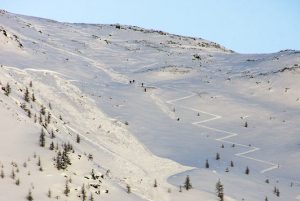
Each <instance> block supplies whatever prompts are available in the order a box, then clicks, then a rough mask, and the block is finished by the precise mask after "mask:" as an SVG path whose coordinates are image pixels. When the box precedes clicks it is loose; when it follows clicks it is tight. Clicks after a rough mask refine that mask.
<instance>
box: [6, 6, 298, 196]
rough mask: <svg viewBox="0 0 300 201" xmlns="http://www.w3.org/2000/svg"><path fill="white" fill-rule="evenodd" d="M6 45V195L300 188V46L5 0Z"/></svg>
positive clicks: (288, 192) (266, 192)
mask: <svg viewBox="0 0 300 201" xmlns="http://www.w3.org/2000/svg"><path fill="white" fill-rule="evenodd" d="M0 48H1V51H0V64H1V68H0V81H1V87H2V90H1V93H0V106H1V107H0V111H1V113H0V114H1V117H0V118H1V124H0V128H1V129H0V130H1V137H2V142H1V146H0V162H1V165H3V167H2V168H1V170H3V172H4V175H5V176H4V178H3V179H0V189H1V190H0V200H25V199H26V196H27V194H28V191H29V190H30V191H31V192H32V194H33V197H34V199H35V200H47V199H59V200H80V199H81V200H82V192H81V188H82V185H83V184H84V185H85V188H84V189H85V191H86V194H87V196H88V198H89V196H90V195H91V194H92V195H93V197H94V199H95V200H134V201H135V200H157V201H161V200H162V201H164V200H175V201H176V200H212V201H214V200H218V198H217V196H216V195H215V184H216V182H217V181H218V180H219V179H220V181H221V182H222V183H223V184H224V189H225V190H224V191H225V200H228V201H231V200H251V201H252V200H253V201H257V200H264V199H265V197H268V198H269V200H284V201H286V200H297V199H299V196H300V193H299V192H300V170H299V166H300V162H299V157H300V145H299V143H300V136H299V126H298V122H299V120H300V100H299V99H300V90H299V86H300V52H297V51H294V50H286V51H281V52H278V53H274V54H254V55H243V54H238V53H234V52H233V51H231V50H228V49H226V48H224V47H222V46H220V45H218V44H216V43H213V42H209V41H206V40H204V39H198V38H190V37H184V36H177V35H172V34H169V33H165V32H161V31H154V30H146V29H142V28H139V27H134V26H123V25H93V24H70V23H60V22H56V21H52V20H47V19H40V18H34V17H28V16H21V15H16V14H11V13H8V12H6V11H1V12H0ZM7 84H9V86H10V88H11V91H10V93H9V91H8V90H7V89H8V88H7ZM26 88H27V90H26ZM26 91H28V92H26ZM26 93H27V94H28V97H29V98H26V97H27V96H26V95H25V94H26ZM33 94H34V99H35V100H34V101H33V98H32V96H33ZM41 108H44V109H41ZM42 129H43V132H44V133H45V135H46V136H45V147H41V146H40V142H39V140H40V134H41V130H42ZM52 131H53V133H54V135H55V138H53V136H51V135H52V134H51V133H52ZM78 139H80V143H77V140H78ZM52 142H53V144H54V147H53V150H50V149H49V147H50V145H51V143H52ZM64 143H70V144H71V145H72V148H69V150H68V147H70V146H66V145H63V144H64ZM63 149H67V152H68V154H67V155H68V156H69V158H70V160H71V163H72V164H71V165H68V167H67V168H57V165H58V162H57V158H58V153H59V152H63ZM217 153H219V155H220V159H219V160H215V158H216V154H217ZM39 158H40V160H41V165H40V164H38V165H37V163H38V161H39ZM206 160H207V161H208V163H209V168H205V166H206V165H205V162H206ZM231 161H232V163H231ZM39 165H40V166H39ZM40 167H42V169H41V168H40ZM246 167H248V168H249V172H250V174H248V175H246V174H245V169H246ZM58 169H59V170H58ZM12 170H14V173H15V176H14V178H11V177H12V176H11V174H12ZM41 170H42V171H41ZM92 170H93V171H94V173H95V174H92V173H91V172H92ZM95 175H96V176H95ZM187 175H189V176H190V178H191V182H192V184H193V188H192V189H191V190H189V191H186V190H182V192H179V188H180V186H182V185H183V182H184V180H185V178H186V176H187ZM18 179H19V181H20V184H19V185H16V184H15V183H18V182H17V181H18ZM70 179H71V181H69V180H70ZM155 180H156V182H157V185H158V186H157V187H154V183H155ZM266 180H268V183H266ZM66 183H68V186H69V188H70V193H69V195H68V196H66V195H65V194H64V190H65V185H66ZM274 187H276V188H278V189H279V196H277V195H275V194H274V193H273V189H274ZM129 188H130V191H131V193H127V191H128V189H129ZM49 189H51V194H52V195H51V198H47V196H48V195H47V194H48V190H49ZM78 196H80V197H78Z"/></svg>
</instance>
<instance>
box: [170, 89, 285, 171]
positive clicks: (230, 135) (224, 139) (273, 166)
mask: <svg viewBox="0 0 300 201" xmlns="http://www.w3.org/2000/svg"><path fill="white" fill-rule="evenodd" d="M196 95H197V94H195V93H193V94H191V95H188V96H184V97H181V98H176V99H172V100H169V101H167V103H168V104H171V105H174V106H177V107H180V108H183V109H186V110H192V111H195V112H199V113H202V114H206V115H210V116H212V118H209V119H206V120H202V121H196V122H192V124H193V125H195V126H198V127H202V128H205V129H208V130H212V131H216V132H218V133H224V134H227V135H226V136H225V137H221V138H216V139H215V140H216V141H220V142H224V143H227V144H235V146H239V147H244V148H250V150H249V151H245V152H240V153H236V154H235V156H238V157H242V158H246V159H249V160H253V161H256V162H260V163H263V164H267V165H270V166H271V167H269V168H266V169H263V170H261V171H260V173H261V174H263V173H266V172H269V171H271V170H274V169H277V168H279V165H278V164H275V163H272V162H269V161H265V160H261V159H257V158H253V157H250V156H246V154H249V153H252V152H255V151H259V150H260V148H258V147H255V146H251V147H250V146H249V145H245V144H239V143H235V142H232V141H230V140H228V139H230V138H233V137H236V136H239V135H240V134H238V133H233V132H229V131H225V130H221V129H217V128H213V127H208V126H205V125H202V124H203V123H206V122H210V121H215V120H218V119H221V118H222V116H220V115H216V114H212V113H209V112H205V111H202V110H198V109H195V108H192V107H186V106H181V105H176V104H175V103H176V102H178V101H182V100H186V99H189V98H192V97H195V96H196Z"/></svg>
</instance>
